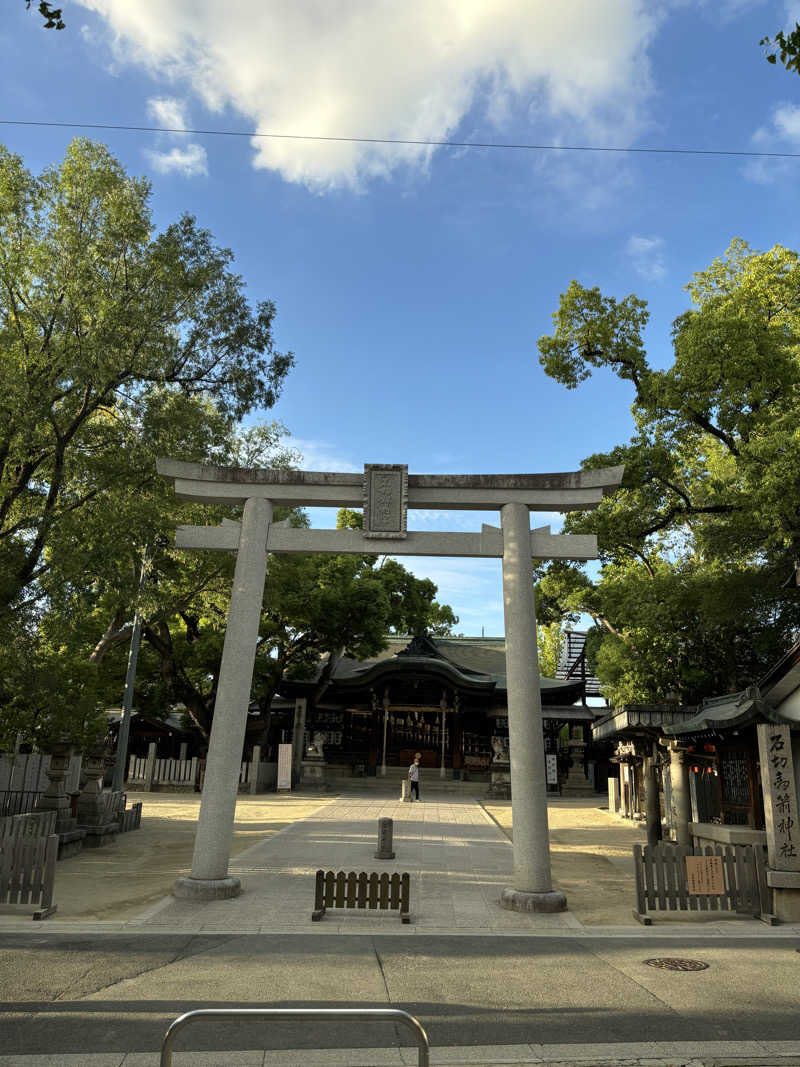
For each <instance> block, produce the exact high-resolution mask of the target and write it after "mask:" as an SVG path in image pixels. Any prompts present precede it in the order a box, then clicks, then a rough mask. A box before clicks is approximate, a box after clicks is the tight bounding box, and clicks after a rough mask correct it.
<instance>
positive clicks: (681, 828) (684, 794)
mask: <svg viewBox="0 0 800 1067" xmlns="http://www.w3.org/2000/svg"><path fill="white" fill-rule="evenodd" d="M669 783H670V789H671V797H672V812H673V815H674V818H673V825H674V827H675V844H676V845H691V843H692V835H691V832H690V830H689V822H690V821H691V813H692V810H691V801H690V799H689V768H688V767H687V766H686V753H685V752H684V751H683V749H682V748H678V746H677V745H676V744H675V742H674V741H673V742H671V743H670V745H669Z"/></svg>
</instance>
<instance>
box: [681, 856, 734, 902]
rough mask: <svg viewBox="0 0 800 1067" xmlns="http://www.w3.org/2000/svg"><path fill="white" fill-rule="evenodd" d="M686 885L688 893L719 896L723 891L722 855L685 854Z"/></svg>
mask: <svg viewBox="0 0 800 1067" xmlns="http://www.w3.org/2000/svg"><path fill="white" fill-rule="evenodd" d="M685 861H686V886H687V889H688V890H689V892H690V893H695V894H698V895H705V896H708V895H713V896H719V895H720V894H722V893H724V892H725V877H724V875H723V873H722V856H686V857H685Z"/></svg>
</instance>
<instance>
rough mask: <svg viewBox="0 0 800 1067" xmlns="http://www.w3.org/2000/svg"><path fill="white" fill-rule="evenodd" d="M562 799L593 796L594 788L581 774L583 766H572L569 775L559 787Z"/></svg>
mask: <svg viewBox="0 0 800 1067" xmlns="http://www.w3.org/2000/svg"><path fill="white" fill-rule="evenodd" d="M561 795H562V797H591V796H594V786H593V785H592V783H591V782H590V781H589V779H588V778H587V777H586V775H585V774H584V773H583V764H580V765H579V766H576V765H575V764H573V766H572V767H570V769H569V774H568V775H567V777H566V780H565V781H564V783H563V785H562V786H561Z"/></svg>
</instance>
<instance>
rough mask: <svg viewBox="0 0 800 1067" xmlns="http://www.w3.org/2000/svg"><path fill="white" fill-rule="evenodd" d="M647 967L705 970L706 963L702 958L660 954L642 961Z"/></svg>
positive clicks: (668, 969)
mask: <svg viewBox="0 0 800 1067" xmlns="http://www.w3.org/2000/svg"><path fill="white" fill-rule="evenodd" d="M644 962H645V963H646V964H647V966H648V967H658V968H659V969H660V970H662V971H705V970H707V969H708V964H707V963H703V961H702V960H682V959H679V958H677V959H676V958H674V957H670V956H660V957H658V958H657V959H654V960H645V961H644Z"/></svg>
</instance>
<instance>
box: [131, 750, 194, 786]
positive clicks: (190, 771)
mask: <svg viewBox="0 0 800 1067" xmlns="http://www.w3.org/2000/svg"><path fill="white" fill-rule="evenodd" d="M152 762H153V782H154V783H156V784H158V785H194V780H195V774H196V769H197V761H196V760H190V759H155V760H153V761H152ZM147 764H148V760H147V757H146V756H131V758H130V760H129V762H128V783H130V782H131V781H137V782H144V781H146V780H147V777H148V766H147Z"/></svg>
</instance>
